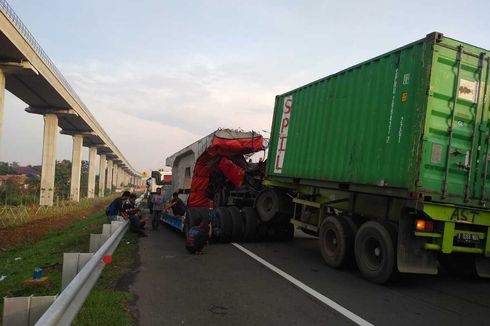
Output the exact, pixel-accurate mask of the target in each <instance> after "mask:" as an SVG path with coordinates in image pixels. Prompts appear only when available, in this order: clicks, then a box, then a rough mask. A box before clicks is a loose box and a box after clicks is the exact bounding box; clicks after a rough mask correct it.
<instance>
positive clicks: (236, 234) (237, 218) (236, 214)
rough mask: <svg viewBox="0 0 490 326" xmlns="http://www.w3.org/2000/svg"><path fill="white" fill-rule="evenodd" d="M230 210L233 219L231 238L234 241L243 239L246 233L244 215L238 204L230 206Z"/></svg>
mask: <svg viewBox="0 0 490 326" xmlns="http://www.w3.org/2000/svg"><path fill="white" fill-rule="evenodd" d="M228 211H229V212H230V214H231V218H232V219H233V230H232V232H231V240H232V241H243V235H244V233H245V232H244V225H243V217H242V213H241V212H240V209H239V208H238V207H236V206H231V207H228Z"/></svg>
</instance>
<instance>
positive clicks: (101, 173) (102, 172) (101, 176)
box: [99, 154, 106, 197]
mask: <svg viewBox="0 0 490 326" xmlns="http://www.w3.org/2000/svg"><path fill="white" fill-rule="evenodd" d="M105 166H106V156H105V155H104V154H102V155H100V156H99V197H104V196H105Z"/></svg>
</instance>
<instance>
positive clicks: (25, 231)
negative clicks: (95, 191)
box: [0, 203, 106, 251]
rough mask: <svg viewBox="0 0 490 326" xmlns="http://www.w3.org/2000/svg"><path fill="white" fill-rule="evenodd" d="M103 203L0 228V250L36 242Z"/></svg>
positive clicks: (79, 218)
mask: <svg viewBox="0 0 490 326" xmlns="http://www.w3.org/2000/svg"><path fill="white" fill-rule="evenodd" d="M105 205H106V203H97V204H95V205H94V206H92V207H90V208H87V209H81V210H79V211H77V212H74V213H67V214H65V215H64V216H63V217H49V216H48V217H46V218H43V219H40V220H34V221H32V222H30V223H28V224H24V225H20V226H17V227H7V228H0V250H3V251H5V250H7V249H9V248H11V247H13V246H15V245H18V244H33V243H36V242H38V241H39V240H41V239H42V238H43V237H44V236H45V235H46V234H47V233H49V232H53V231H60V230H63V229H64V228H65V226H66V225H68V224H71V223H74V222H76V221H79V220H82V219H84V218H85V216H88V215H90V214H92V213H94V212H96V211H98V210H100V209H102V208H103V207H105Z"/></svg>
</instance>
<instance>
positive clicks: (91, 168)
mask: <svg viewBox="0 0 490 326" xmlns="http://www.w3.org/2000/svg"><path fill="white" fill-rule="evenodd" d="M96 156H97V147H95V146H92V147H89V149H88V191H87V198H94V197H95V164H96V163H95V157H96Z"/></svg>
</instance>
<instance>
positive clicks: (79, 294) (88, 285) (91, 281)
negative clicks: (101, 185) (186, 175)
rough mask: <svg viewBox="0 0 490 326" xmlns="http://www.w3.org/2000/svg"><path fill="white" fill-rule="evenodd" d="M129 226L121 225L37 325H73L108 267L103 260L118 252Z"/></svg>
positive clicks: (126, 222)
mask: <svg viewBox="0 0 490 326" xmlns="http://www.w3.org/2000/svg"><path fill="white" fill-rule="evenodd" d="M128 226H129V222H128V221H125V222H123V223H121V226H120V227H119V228H117V230H116V231H115V232H114V233H113V234H112V235H111V236H110V238H109V239H107V241H106V242H105V243H104V244H103V245H102V247H100V249H99V250H97V252H96V253H95V254H94V256H93V257H92V258H91V259H90V260H89V261H88V262H87V263H86V264H85V266H84V267H83V268H82V269H81V270H80V272H79V273H78V274H77V275H76V276H75V278H74V279H73V280H72V281H71V282H70V283H69V284H68V286H67V287H66V288H65V289H64V290H63V292H61V294H60V295H59V296H58V297H57V298H56V300H55V301H54V302H53V304H52V305H51V306H50V307H49V309H48V310H46V312H45V313H44V314H43V315H42V317H41V318H40V319H39V320H38V321H37V323H36V324H35V325H37V326H50V325H70V324H71V323H72V321H73V320H74V319H75V317H76V315H77V314H78V312H79V311H80V309H81V307H82V305H83V303H84V302H85V299H87V296H88V295H89V293H90V291H91V290H92V288H93V286H94V285H95V283H96V282H97V279H98V278H99V275H100V273H102V270H103V269H104V267H105V265H106V263H105V262H104V261H103V258H104V257H105V256H110V255H112V253H113V252H114V251H115V250H116V248H117V246H118V244H119V242H120V241H121V239H122V237H123V236H124V233H125V232H126V231H127V229H128Z"/></svg>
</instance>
